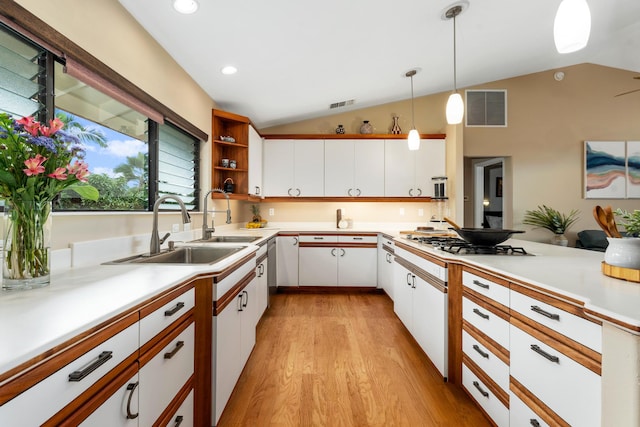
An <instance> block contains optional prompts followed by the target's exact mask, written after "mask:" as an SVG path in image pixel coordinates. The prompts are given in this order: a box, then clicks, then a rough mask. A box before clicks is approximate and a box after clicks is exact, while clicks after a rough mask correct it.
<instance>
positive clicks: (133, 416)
mask: <svg viewBox="0 0 640 427" xmlns="http://www.w3.org/2000/svg"><path fill="white" fill-rule="evenodd" d="M138 384H139V383H138V381H136V382H135V383H129V384H127V391H128V392H129V398H128V399H127V419H128V420H135V419H136V418H138V415H140V413H137V414H132V413H131V399H132V398H133V392H134V391H135V389H136V387H138Z"/></svg>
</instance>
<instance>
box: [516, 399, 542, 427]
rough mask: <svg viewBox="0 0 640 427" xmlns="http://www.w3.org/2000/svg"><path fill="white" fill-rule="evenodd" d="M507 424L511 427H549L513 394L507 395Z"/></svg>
mask: <svg viewBox="0 0 640 427" xmlns="http://www.w3.org/2000/svg"><path fill="white" fill-rule="evenodd" d="M509 423H510V425H512V426H534V427H549V424H547V423H545V422H544V420H543V419H542V417H540V416H539V415H538V414H536V413H535V412H534V411H533V409H531V408H529V406H527V404H526V403H524V402H523V401H522V400H520V399H519V398H518V396H516V395H515V394H514V393H511V394H510V395H509Z"/></svg>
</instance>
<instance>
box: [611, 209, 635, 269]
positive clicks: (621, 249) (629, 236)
mask: <svg viewBox="0 0 640 427" xmlns="http://www.w3.org/2000/svg"><path fill="white" fill-rule="evenodd" d="M614 213H615V214H616V216H618V217H619V218H621V219H620V220H619V221H617V223H616V224H617V225H618V226H620V227H622V228H624V233H625V237H622V238H613V237H607V240H608V241H609V246H607V250H606V251H605V253H604V262H606V263H607V264H609V265H613V266H616V267H624V268H632V269H635V270H640V238H638V236H640V210H637V209H636V210H634V211H633V212H628V211H626V210H623V209H620V208H618V209H616V210H615V212H614Z"/></svg>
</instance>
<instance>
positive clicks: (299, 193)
mask: <svg viewBox="0 0 640 427" xmlns="http://www.w3.org/2000/svg"><path fill="white" fill-rule="evenodd" d="M296 190H297V191H298V194H296V197H300V195H301V194H302V191H300V189H299V188H296Z"/></svg>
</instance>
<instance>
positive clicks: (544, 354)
mask: <svg viewBox="0 0 640 427" xmlns="http://www.w3.org/2000/svg"><path fill="white" fill-rule="evenodd" d="M531 350H533V351H535V352H536V353H538V354H539V355H540V356H542V357H544V358H545V359H548V360H550V361H552V362H553V363H559V362H560V358H559V357H558V356H552V355H551V354H549V353H547V352H546V351H544V350H543V349H541V348H540V347H538V346H537V345H536V344H531Z"/></svg>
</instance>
